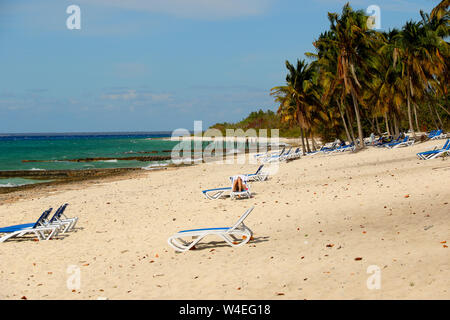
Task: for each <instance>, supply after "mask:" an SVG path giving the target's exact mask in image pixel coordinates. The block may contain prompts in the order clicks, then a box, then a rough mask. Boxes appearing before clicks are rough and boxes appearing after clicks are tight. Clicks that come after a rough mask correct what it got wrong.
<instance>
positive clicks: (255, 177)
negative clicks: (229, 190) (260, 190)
mask: <svg viewBox="0 0 450 320" xmlns="http://www.w3.org/2000/svg"><path fill="white" fill-rule="evenodd" d="M263 168H264V165H263V164H262V165H260V166H259V168H258V170H256V172H255V173H249V174H245V176H246V177H247V179H248V181H265V180H267V177H268V176H269V174H268V173H267V172H264V171H263ZM230 179H232V177H230Z"/></svg>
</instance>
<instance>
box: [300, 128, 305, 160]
mask: <svg viewBox="0 0 450 320" xmlns="http://www.w3.org/2000/svg"><path fill="white" fill-rule="evenodd" d="M300 136H301V137H302V152H303V155H305V154H306V153H305V150H306V149H305V137H304V135H303V128H302V127H300Z"/></svg>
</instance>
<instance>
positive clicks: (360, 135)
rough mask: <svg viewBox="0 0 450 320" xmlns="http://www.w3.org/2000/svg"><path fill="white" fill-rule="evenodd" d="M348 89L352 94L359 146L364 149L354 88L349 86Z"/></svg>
mask: <svg viewBox="0 0 450 320" xmlns="http://www.w3.org/2000/svg"><path fill="white" fill-rule="evenodd" d="M350 91H351V94H352V99H353V106H354V107H355V114H356V124H357V126H358V135H359V147H360V148H361V149H364V147H365V146H364V135H363V131H362V126H361V115H360V114H359V107H358V101H357V99H356V93H355V89H354V88H353V87H351V89H350Z"/></svg>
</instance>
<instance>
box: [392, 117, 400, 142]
mask: <svg viewBox="0 0 450 320" xmlns="http://www.w3.org/2000/svg"><path fill="white" fill-rule="evenodd" d="M393 122H394V134H395V136H396V137H398V134H399V133H400V130H399V129H398V120H397V116H396V115H395V113H394V121H393Z"/></svg>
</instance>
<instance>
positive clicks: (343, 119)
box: [336, 99, 353, 141]
mask: <svg viewBox="0 0 450 320" xmlns="http://www.w3.org/2000/svg"><path fill="white" fill-rule="evenodd" d="M336 103H337V105H338V107H339V112H340V113H341V118H342V122H343V123H344V128H345V133H346V134H347V139H348V141H353V140H352V138H351V136H350V132H349V131H348V127H347V123H346V121H345V118H344V113H343V112H342V108H341V104H340V103H339V101H338V99H336Z"/></svg>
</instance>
